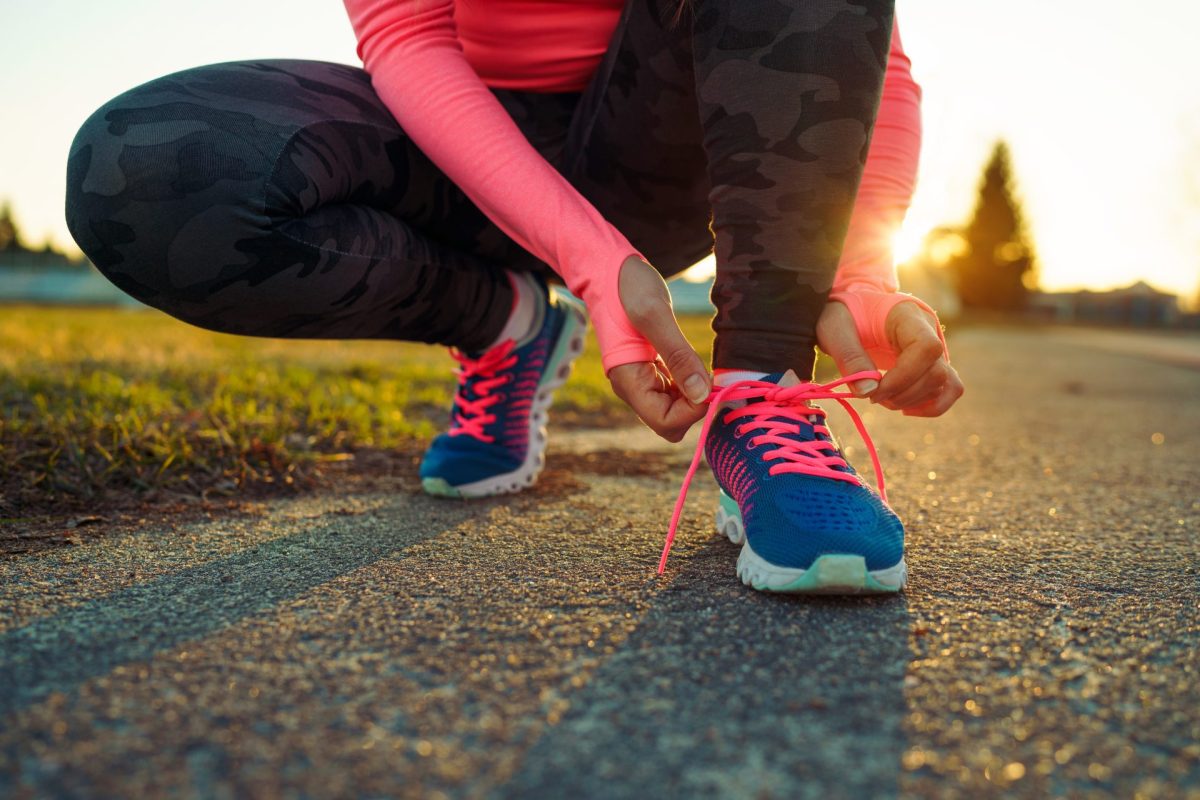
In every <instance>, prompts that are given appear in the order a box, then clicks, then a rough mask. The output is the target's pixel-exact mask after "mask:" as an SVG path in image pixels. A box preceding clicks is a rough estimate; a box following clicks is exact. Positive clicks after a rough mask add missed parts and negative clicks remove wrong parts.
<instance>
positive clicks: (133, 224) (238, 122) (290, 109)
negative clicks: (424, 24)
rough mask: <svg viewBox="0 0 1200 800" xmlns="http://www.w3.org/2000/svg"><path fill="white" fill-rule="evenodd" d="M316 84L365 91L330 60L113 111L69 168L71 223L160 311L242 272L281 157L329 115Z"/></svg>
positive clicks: (187, 82)
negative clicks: (291, 143)
mask: <svg viewBox="0 0 1200 800" xmlns="http://www.w3.org/2000/svg"><path fill="white" fill-rule="evenodd" d="M357 72H359V73H361V70H358V71H357ZM319 78H324V79H325V80H326V83H325V84H323V85H324V86H327V87H329V91H335V90H337V91H341V90H350V89H353V88H356V87H357V89H358V90H360V91H361V86H360V84H361V82H362V80H363V78H362V76H360V75H357V74H356V73H355V71H354V70H353V68H350V67H345V66H344V65H335V64H327V63H325V62H307V61H296V60H283V59H279V60H270V61H255V62H226V63H221V64H212V65H207V66H202V67H196V68H194V69H189V70H183V71H181V72H176V73H172V74H170V75H166V76H163V77H161V78H157V79H155V80H152V81H149V82H147V83H144V84H141V85H140V86H137V87H134V88H132V89H130V90H128V91H126V92H124V93H122V94H121V95H118V96H117V97H115V98H113V99H112V100H110V101H109V102H107V103H105V104H104V105H103V106H101V107H100V108H99V109H97V110H96V111H95V112H94V113H93V114H91V115H90V116H89V117H88V118H87V120H85V122H84V123H83V125H82V126H81V127H80V129H79V131H78V133H77V134H76V136H75V139H74V141H73V142H72V144H71V149H70V153H69V156H68V161H67V193H66V218H67V225H68V227H69V229H70V231H71V234H72V236H74V238H75V240H76V242H77V243H78V244H79V247H80V248H81V249H82V250H83V251H84V253H86V254H87V256H88V257H89V258H90V259H91V260H92V262H93V263H94V264H95V265H96V267H97V268H98V269H99V270H100V271H101V272H102V273H104V274H105V275H106V276H107V277H108V278H109V279H110V280H112V281H113V282H114V283H115V284H117V285H118V286H119V287H120V288H121V289H122V290H124V291H126V292H128V293H129V294H131V295H133V296H134V297H137V298H138V299H140V300H142V301H144V302H146V303H148V304H150V305H155V306H158V307H160V308H163V307H164V306H168V305H170V304H171V303H173V302H176V301H177V300H179V299H185V298H191V299H194V297H193V296H194V294H195V292H196V291H197V290H198V289H199V288H200V287H202V286H203V285H205V284H207V283H209V282H211V281H213V280H217V279H219V277H220V276H221V274H223V273H225V272H226V271H227V270H229V269H230V268H233V267H235V266H236V265H243V266H244V265H245V264H246V261H247V257H248V256H247V253H246V251H245V247H244V245H245V243H246V242H247V241H250V240H254V239H256V238H259V237H262V236H264V235H266V234H267V233H268V228H269V226H270V224H271V223H270V220H269V216H270V215H269V213H268V211H269V210H268V209H267V208H266V205H267V203H266V199H265V197H264V192H265V191H266V186H267V183H268V180H269V178H270V175H271V172H272V170H273V168H274V165H275V162H276V159H277V158H278V157H279V154H280V153H281V152H282V151H283V149H284V147H285V146H286V145H287V143H288V142H289V141H290V140H291V138H292V136H293V135H294V134H295V132H296V131H297V130H298V129H300V128H303V127H304V126H305V125H307V124H310V123H311V121H312V120H314V119H319V118H321V116H322V115H323V114H327V113H328V111H327V110H324V109H322V108H321V106H320V104H318V103H316V102H314V101H315V99H316V97H317V96H318V95H319V92H318V91H317V90H315V89H313V83H314V82H315V81H317V80H318V79H319ZM331 83H332V84H336V85H333V86H331V85H330V84H331ZM368 85H369V84H368ZM305 87H307V88H305ZM309 95H312V96H309ZM343 96H344V94H343ZM164 310H170V309H169V308H165V309H164Z"/></svg>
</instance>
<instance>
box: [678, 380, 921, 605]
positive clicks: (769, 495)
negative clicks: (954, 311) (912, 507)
mask: <svg viewBox="0 0 1200 800" xmlns="http://www.w3.org/2000/svg"><path fill="white" fill-rule="evenodd" d="M864 377H870V376H868V375H866V374H865V373H861V374H855V375H851V376H848V377H846V378H843V379H842V380H839V381H834V382H832V383H829V384H814V383H802V382H801V381H800V380H799V379H798V378H797V377H796V375H795V373H793V372H790V371H789V372H787V373H782V374H775V375H768V376H766V377H765V378H763V379H762V380H757V381H738V382H736V383H733V384H731V385H729V386H727V387H724V388H719V389H718V390H716V393H715V394H714V396H713V398H712V401H711V406H710V408H709V414H708V416H707V418H706V420H705V429H704V432H703V434H702V439H701V443H702V444H703V448H704V454H705V455H706V456H707V459H708V463H709V465H710V466H711V467H712V471H713V475H714V476H715V477H716V479H717V484H718V486H719V487H720V496H719V506H718V509H717V528H718V530H720V531H721V532H722V533H724V534H725V535H726V536H728V537H729V539H730V540H731V541H733V542H734V543H735V544H740V545H742V549H741V553H740V554H739V555H738V560H737V574H738V577H739V578H740V579H741V580H742V582H743V583H745V584H746V585H748V586H751V587H753V588H755V589H758V590H760V591H768V592H812V593H827V594H855V593H859V592H895V591H899V590H900V589H901V588H902V587H903V586H904V583H905V581H906V580H907V577H908V568H907V567H906V565H905V563H904V526H903V524H902V523H901V522H900V518H899V517H897V516H896V513H895V512H894V511H892V509H891V507H890V506H888V504H887V502H886V495H884V494H883V492H884V489H883V484H882V478H880V491H879V493H876V492H875V491H873V490H872V489H871V488H870V487H868V486H867V485H866V484H865V483H864V482H863V480H862V479H861V478H860V477H859V475H858V473H857V472H855V470H854V468H853V467H852V466H850V464H849V463H848V462H847V461H846V459H845V457H844V456H843V455H842V453H841V450H840V449H839V448H838V445H837V442H836V441H835V440H834V438H833V436H832V434H831V433H830V431H829V429H828V428H827V427H826V426H825V411H824V410H823V409H821V408H819V407H817V406H813V405H811V404H810V401H812V400H816V399H823V398H829V399H837V400H838V401H839V402H841V403H842V405H843V406H845V407H846V408H847V410H848V411H849V412H850V414H851V417H852V419H853V420H854V422H855V425H856V426H857V427H858V429H859V432H860V433H861V434H862V435H863V438H864V441H865V442H866V444H867V447H868V450H869V451H870V453H871V458H872V461H873V462H874V466H875V469H876V474H877V475H879V462H878V458H877V457H876V455H875V450H874V447H873V445H871V443H870V439H869V438H867V436H866V431H865V428H863V426H862V423H861V421H860V420H859V419H858V415H857V414H856V413H855V412H854V411H853V409H851V408H850V407H849V403H848V402H847V401H846V398H848V397H851V396H852V395H851V394H849V393H845V392H834V391H833V389H834V388H835V387H837V386H839V385H844V384H845V383H847V382H849V381H851V380H860V379H862V378H864ZM874 377H875V378H876V379H878V377H879V376H878V375H874ZM697 463H698V454H697V459H696V460H694V461H693V464H692V470H691V471H689V473H688V479H689V480H690V477H691V475H692V474H693V473H694V470H695V467H696V464H697ZM686 490H687V484H686V482H685V485H684V492H686ZM682 499H683V497H682V495H681V498H680V502H679V503H678V504H677V505H676V513H675V516H674V517H673V519H672V523H671V530H670V533H669V534H668V542H667V547H666V548H664V551H663V561H664V562H665V559H666V554H667V551H668V549H669V547H670V541H671V539H672V538H673V536H674V531H675V527H676V525H677V524H678V517H679V513H680V512H681V511H682ZM661 569H662V564H660V570H661Z"/></svg>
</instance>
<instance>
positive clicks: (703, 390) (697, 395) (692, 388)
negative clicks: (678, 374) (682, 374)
mask: <svg viewBox="0 0 1200 800" xmlns="http://www.w3.org/2000/svg"><path fill="white" fill-rule="evenodd" d="M683 391H684V393H685V394H686V395H687V396H688V400H691V401H692V402H693V403H696V404H697V405H699V404H700V403H703V402H704V398H706V397H708V382H707V381H705V380H704V378H702V377H700V376H699V375H692V376H691V377H690V378H688V379H687V380H686V381H684V382H683Z"/></svg>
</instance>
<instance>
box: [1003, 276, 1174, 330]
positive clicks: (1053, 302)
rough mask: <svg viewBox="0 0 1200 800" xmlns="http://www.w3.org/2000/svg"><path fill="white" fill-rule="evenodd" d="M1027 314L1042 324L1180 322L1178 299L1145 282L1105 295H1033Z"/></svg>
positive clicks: (1159, 324)
mask: <svg viewBox="0 0 1200 800" xmlns="http://www.w3.org/2000/svg"><path fill="white" fill-rule="evenodd" d="M1027 310H1028V312H1029V314H1030V315H1031V316H1032V317H1034V318H1035V319H1040V320H1044V321H1046V322H1077V323H1087V324H1092V325H1119V326H1126V327H1134V328H1166V327H1173V326H1175V325H1178V324H1179V323H1180V322H1181V321H1182V319H1183V314H1182V312H1181V311H1180V308H1179V298H1178V297H1177V296H1176V295H1173V294H1169V293H1167V292H1160V291H1159V290H1157V289H1155V288H1154V287H1153V286H1151V285H1150V284H1148V283H1146V282H1145V281H1138V282H1137V283H1135V284H1133V285H1131V286H1126V287H1124V288H1122V289H1113V290H1111V291H1107V292H1093V291H1088V290H1083V291H1078V292H1033V293H1032V294H1030V296H1029V301H1028V304H1027Z"/></svg>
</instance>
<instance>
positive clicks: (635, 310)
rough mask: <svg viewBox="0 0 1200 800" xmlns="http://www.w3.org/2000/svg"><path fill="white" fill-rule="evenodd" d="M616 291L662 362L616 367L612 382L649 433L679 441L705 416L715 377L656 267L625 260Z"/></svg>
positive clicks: (610, 377) (614, 389)
mask: <svg viewBox="0 0 1200 800" xmlns="http://www.w3.org/2000/svg"><path fill="white" fill-rule="evenodd" d="M618 290H619V292H620V296H621V305H623V306H624V307H625V313H626V314H627V315H628V316H629V321H630V322H632V323H633V326H634V327H635V328H637V329H638V332H640V333H641V334H642V336H645V337H646V339H647V340H649V342H650V344H652V345H654V349H655V350H657V351H658V352H659V359H658V361H656V362H654V363H651V362H647V361H643V362H639V363H633V364H621V365H619V366H616V367H613V368H612V369H611V370H609V371H608V379H609V382H611V383H612V388H613V392H615V393H616V395H617V397H619V398H621V399H622V400H624V401H625V402H626V403H627V404H628V405H629V407H630V408H632V409H633V410H634V412H635V413H636V414H637V415H638V416H639V417H640V418H641V420H642V421H643V422H645V423H646V425H648V426H649V427H650V429H651V430H653V431H654V432H655V433H657V434H658V435H659V436H661V437H663V438H664V439H666V440H667V441H669V442H678V441H679V440H680V439H682V438H683V435H684V434H685V433H687V431H688V428H690V427H692V425H693V424H694V423H695V422H696V421H697V420H699V419H701V418H702V417H703V416H704V412H705V410H706V408H705V405H704V400H705V398H707V397H708V394H709V392H710V391H711V388H712V377H711V376H710V375H709V374H708V370H706V369H705V368H704V362H703V361H701V359H700V356H699V355H697V354H696V351H695V350H693V349H692V346H691V345H690V344H689V343H688V340H687V338H686V337H684V335H683V331H681V330H680V329H679V323H678V322H676V321H675V312H674V310H673V309H672V308H671V294H670V292H668V291H667V284H666V282H665V281H663V279H662V276H661V275H659V274H658V271H657V270H655V269H654V267H652V266H650V265H649V264H647V263H646V262H645V261H643V260H642V259H640V258H637V257H634V256H631V257H630V258H627V259H625V262H624V263H623V264H622V265H621V275H620V278H619V286H618Z"/></svg>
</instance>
